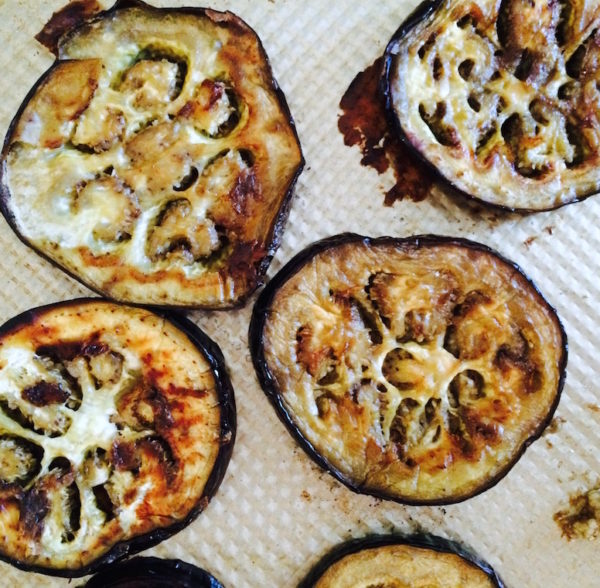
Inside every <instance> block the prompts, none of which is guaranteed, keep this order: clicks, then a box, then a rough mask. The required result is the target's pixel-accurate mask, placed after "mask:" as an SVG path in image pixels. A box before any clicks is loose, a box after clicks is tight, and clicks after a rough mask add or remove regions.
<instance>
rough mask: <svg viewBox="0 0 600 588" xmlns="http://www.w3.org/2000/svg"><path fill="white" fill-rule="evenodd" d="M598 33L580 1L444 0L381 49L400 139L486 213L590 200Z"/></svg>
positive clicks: (597, 158)
mask: <svg viewBox="0 0 600 588" xmlns="http://www.w3.org/2000/svg"><path fill="white" fill-rule="evenodd" d="M599 25H600V11H598V9H597V8H596V7H593V6H592V5H589V3H584V2H569V3H568V6H566V7H565V6H564V3H559V2H524V1H522V0H504V1H502V2H497V1H492V0H486V1H485V2H478V3H473V2H457V1H455V0H442V1H441V2H439V5H438V7H437V9H436V10H435V11H434V12H433V13H432V14H431V15H430V16H428V17H427V18H424V19H423V20H422V21H421V22H419V23H418V24H416V25H415V26H414V27H413V28H412V29H411V30H410V31H409V32H408V33H407V34H406V35H404V36H403V37H402V38H399V39H397V40H395V41H392V43H391V44H390V46H389V48H388V51H389V54H390V55H391V56H392V63H391V69H390V74H389V90H390V96H391V100H392V105H393V110H394V112H395V114H396V116H397V118H398V120H399V122H400V125H401V127H402V130H403V132H404V133H405V135H406V136H407V138H408V140H409V141H410V143H411V144H412V145H413V146H414V147H415V148H416V149H417V150H418V151H419V152H420V153H421V154H422V155H423V156H425V158H427V159H428V160H429V161H430V162H431V163H432V164H433V165H434V166H435V167H436V168H437V169H438V170H439V171H440V173H441V174H442V175H443V176H444V177H446V178H447V179H448V180H449V181H450V182H451V183H452V184H453V185H455V186H456V187H458V188H459V189H460V190H462V191H464V192H466V193H468V194H470V195H472V196H474V197H476V198H478V199H481V200H484V201H486V202H489V203H492V204H497V205H501V206H504V207H508V208H512V209H526V210H545V209H549V208H555V207H557V206H561V205H563V204H567V203H569V202H573V201H574V200H577V199H580V198H582V197H584V196H587V195H589V194H592V193H595V192H598V191H599V190H600V175H599V172H598V164H599V162H600V93H599V92H600V91H599V90H598V81H597V80H598V74H599V71H598V69H597V66H596V59H597V57H596V55H597V54H598V50H599V47H600V37H599V36H598V34H597V29H598V26H599Z"/></svg>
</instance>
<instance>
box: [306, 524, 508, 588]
mask: <svg viewBox="0 0 600 588" xmlns="http://www.w3.org/2000/svg"><path fill="white" fill-rule="evenodd" d="M389 545H409V546H411V547H420V548H423V549H430V550H433V551H437V552H438V553H451V554H454V555H458V556H459V557H461V558H462V559H464V560H466V561H467V562H469V563H470V564H472V565H473V566H474V567H476V568H479V569H480V570H481V571H482V572H483V573H484V574H485V575H486V576H487V577H488V578H489V579H490V580H491V581H492V584H493V585H494V586H495V587H496V588H504V583H503V582H502V580H501V579H500V577H499V576H498V574H497V573H496V572H495V571H494V568H492V566H490V564H488V563H487V562H485V561H484V560H482V559H481V558H480V557H478V556H477V555H475V554H474V553H473V552H472V551H471V550H470V549H468V548H466V547H465V546H463V545H461V544H460V543H457V542H456V541H451V540H450V539H445V538H444V537H438V536H437V535H430V534H428V533H419V534H416V535H401V534H396V533H393V534H391V535H368V536H366V537H362V538H360V539H351V540H349V541H346V542H345V543H341V544H340V545H338V546H336V547H334V548H333V549H332V550H331V551H330V552H329V553H327V554H326V555H325V556H324V557H322V558H321V559H320V560H319V561H318V562H317V563H316V564H315V566H314V567H313V568H312V570H311V571H310V572H309V573H308V576H306V578H304V580H302V581H301V582H300V584H298V588H313V586H314V585H315V584H316V583H317V581H318V580H319V578H320V577H321V576H322V575H323V574H324V573H325V572H326V571H327V569H329V568H330V567H331V566H332V565H333V564H335V563H336V562H337V561H339V560H340V559H342V558H344V557H346V556H347V555H351V554H354V553H357V552H359V551H362V550H363V549H372V548H377V547H385V546H389Z"/></svg>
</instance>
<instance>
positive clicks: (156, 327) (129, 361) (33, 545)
mask: <svg viewBox="0 0 600 588" xmlns="http://www.w3.org/2000/svg"><path fill="white" fill-rule="evenodd" d="M44 386H45V387H44ZM56 386H58V389H59V390H60V392H61V393H63V394H59V396H58V398H56V397H54V398H52V397H50V396H47V394H52V393H55V392H56V391H57V388H56ZM216 386H217V384H216V382H215V378H214V375H213V372H212V369H211V367H210V364H209V363H208V361H207V359H206V358H205V357H204V355H203V354H202V353H201V352H200V351H199V350H198V349H197V348H196V347H195V345H194V344H192V343H191V342H190V340H189V339H188V338H187V336H186V335H185V334H183V333H182V332H181V331H179V330H178V329H176V328H175V327H174V326H172V325H171V324H170V323H168V322H166V321H165V320H164V319H162V318H160V317H158V316H156V315H154V314H151V313H149V312H147V311H145V310H141V309H132V308H127V307H122V306H117V305H115V304H111V303H107V302H102V301H98V302H88V303H85V302H82V303H77V302H75V303H72V304H69V305H63V306H58V307H56V308H51V309H49V310H43V311H42V312H41V313H38V314H36V315H35V317H34V319H33V320H32V321H30V322H28V323H23V324H21V325H19V326H18V327H16V328H14V329H13V330H12V331H11V332H9V333H8V334H4V335H3V336H2V337H1V338H0V439H9V440H10V443H7V444H5V445H6V448H4V446H2V444H0V464H4V463H8V462H7V460H6V459H4V458H3V457H2V452H3V451H9V450H10V451H11V452H13V451H14V449H11V447H12V446H13V445H15V446H16V447H19V448H21V452H20V454H19V455H21V457H22V466H23V467H24V468H26V469H27V468H29V469H31V470H32V471H33V476H29V479H27V480H25V479H24V478H25V476H24V475H23V472H21V476H20V478H21V479H22V480H21V481H20V482H18V481H17V482H15V481H14V479H11V476H13V478H14V469H15V468H14V467H10V468H7V470H6V471H4V469H3V468H0V478H1V479H2V480H3V481H2V484H1V487H0V507H1V508H0V529H2V536H3V538H4V539H3V541H2V543H0V551H1V552H2V554H3V556H5V557H9V558H11V559H16V560H19V561H21V562H23V563H27V564H28V565H36V566H41V567H43V568H51V569H57V570H77V569H78V568H81V567H83V566H87V565H89V564H90V563H91V562H93V561H94V560H96V559H97V558H99V557H101V556H102V555H103V554H105V553H106V552H107V551H109V550H110V549H111V548H112V547H114V546H115V545H116V544H117V543H119V542H121V541H126V540H128V539H131V538H132V537H136V536H139V535H143V534H146V533H148V532H151V531H152V530H154V529H156V528H161V527H168V526H169V525H172V524H174V523H177V522H179V521H182V520H184V519H185V518H186V517H187V516H188V515H189V514H190V512H192V511H193V510H194V509H195V508H198V505H199V503H200V501H201V500H202V497H203V492H204V488H205V485H206V483H207V480H208V478H209V476H210V474H211V472H212V470H213V467H214V465H215V462H216V459H217V454H218V453H219V448H220V445H221V425H220V414H221V408H220V404H219V403H220V398H219V394H218V392H217V387H216ZM36 392H38V394H39V395H37V394H36ZM45 394H46V396H45ZM77 395H80V401H79V402H76V403H75V404H70V400H73V399H74V398H75V397H76V396H77ZM65 396H66V397H65ZM15 411H18V412H15ZM36 414H38V415H39V418H37V419H36ZM22 415H25V416H26V417H31V419H32V420H29V421H28V420H27V418H25V419H23V416H22ZM61 416H62V417H64V418H66V419H67V422H68V426H67V428H66V430H64V431H61V432H60V433H59V434H55V433H54V432H53V429H52V427H51V423H52V422H54V421H56V419H58V418H59V417H61ZM32 423H35V425H36V426H34V425H33V424H32ZM31 447H37V448H39V449H40V452H43V454H42V455H41V457H40V458H39V460H38V459H34V458H32V457H31V451H32V450H31ZM17 477H19V476H17ZM7 482H8V483H7ZM15 505H18V506H17V512H16V513H15V511H14V508H15ZM19 513H20V514H19Z"/></svg>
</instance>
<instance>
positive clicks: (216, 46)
mask: <svg viewBox="0 0 600 588" xmlns="http://www.w3.org/2000/svg"><path fill="white" fill-rule="evenodd" d="M57 51H58V54H57V60H56V61H55V62H54V64H53V65H52V66H51V67H50V69H49V70H48V71H47V72H45V73H44V74H43V75H42V76H41V78H40V79H39V80H38V82H37V83H36V84H35V85H34V87H33V88H32V89H31V91H30V92H29V94H28V95H27V97H26V98H25V100H24V102H23V104H22V105H21V108H20V109H19V111H18V113H17V114H16V116H15V118H14V119H13V121H12V123H11V125H10V127H9V130H8V133H7V136H6V138H5V142H4V148H3V151H2V159H1V161H0V209H1V210H2V212H3V214H4V216H5V218H6V219H7V221H8V222H9V224H10V226H11V227H12V229H13V230H14V231H15V233H16V234H17V236H18V237H19V238H20V239H21V240H22V241H23V242H24V243H25V244H27V245H29V246H30V247H32V248H33V249H35V250H36V251H37V252H38V253H40V254H41V255H42V256H44V257H45V258H47V259H48V260H50V261H52V262H53V263H55V264H56V265H58V267H60V268H61V269H63V270H64V271H65V272H67V273H68V274H69V275H71V276H72V277H74V278H76V279H78V280H79V281H81V282H82V283H84V284H85V285H86V286H88V287H89V288H91V289H92V290H94V291H96V292H98V293H100V294H102V295H105V296H108V297H110V298H113V299H115V300H119V301H123V302H132V303H138V304H152V305H157V306H165V307H182V308H215V309H220V308H231V307H235V306H241V305H242V304H244V302H245V301H246V299H247V298H248V296H250V295H251V293H252V292H253V291H254V290H255V289H256V288H257V287H258V286H259V285H260V284H261V283H262V279H263V276H264V274H265V272H266V270H267V267H268V265H269V263H270V261H271V259H272V257H273V255H274V253H275V251H276V250H277V248H278V246H279V243H280V240H281V236H282V233H283V230H284V226H285V222H286V220H287V216H288V213H289V209H290V206H291V198H292V192H293V188H294V185H295V183H296V180H297V178H298V176H299V174H300V173H301V170H302V168H303V165H304V159H303V156H302V152H301V147H300V142H299V139H298V135H297V132H296V128H295V124H294V121H293V118H292V116H291V113H290V111H289V108H288V105H287V102H286V100H285V96H284V95H283V92H282V91H281V89H280V88H279V86H278V84H277V82H276V80H275V79H274V77H273V73H272V70H271V66H270V63H269V60H268V57H267V55H266V53H265V51H264V48H263V46H262V44H261V42H260V39H259V38H258V36H257V35H256V33H255V32H254V31H253V30H252V29H251V28H250V27H249V26H248V25H247V24H246V23H245V22H243V21H242V20H241V19H240V18H239V17H237V16H236V15H234V14H232V13H230V12H218V11H214V10H210V9H204V8H177V9H167V8H154V7H151V6H149V5H147V4H144V3H142V2H118V3H117V4H116V5H115V6H113V8H111V9H109V10H107V11H105V12H101V13H100V14H98V15H97V16H95V17H94V18H92V19H90V20H88V21H86V22H84V23H82V24H81V25H79V26H77V27H76V28H74V29H72V30H68V31H66V32H65V33H64V34H63V35H62V37H61V38H60V40H59V42H58V48H57ZM32 162H35V164H33V163H32Z"/></svg>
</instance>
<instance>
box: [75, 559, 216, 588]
mask: <svg viewBox="0 0 600 588" xmlns="http://www.w3.org/2000/svg"><path fill="white" fill-rule="evenodd" d="M165 586H168V587H169V588H223V584H221V583H220V582H219V581H218V580H217V579H216V578H214V577H213V576H211V575H210V574H209V573H208V572H206V571H204V570H202V569H200V568H197V567H196V566H193V565H192V564H189V563H186V562H183V561H181V560H178V559H159V558H157V557H134V558H133V559H130V560H127V561H124V562H121V563H119V564H117V565H114V566H110V567H109V568H106V570H103V571H102V572H99V573H98V574H96V575H95V576H94V577H93V578H90V580H88V582H87V583H86V584H85V588H165Z"/></svg>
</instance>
